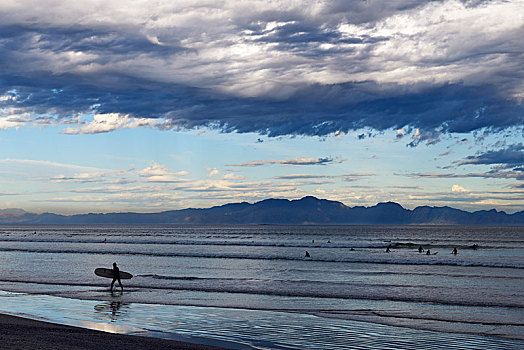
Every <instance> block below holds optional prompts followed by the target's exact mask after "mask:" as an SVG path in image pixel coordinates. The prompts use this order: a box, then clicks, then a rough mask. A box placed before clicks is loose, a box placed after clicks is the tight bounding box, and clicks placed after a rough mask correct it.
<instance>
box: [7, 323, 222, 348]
mask: <svg viewBox="0 0 524 350" xmlns="http://www.w3.org/2000/svg"><path fill="white" fill-rule="evenodd" d="M0 349H21V350H22V349H24V350H25V349H28V350H29V349H30V350H37V349H38V350H39V349H46V350H69V349H72V350H80V349H82V350H87V349H89V350H91V349H92V350H104V349H111V350H134V349H155V350H164V349H191V350H223V349H224V348H219V347H214V346H207V345H198V344H191V343H183V342H178V341H174V340H166V339H159V338H150V337H139V336H133V335H123V334H112V333H106V332H100V331H94V330H90V329H84V328H78V327H70V326H63V325H59V324H53V323H47V322H41V321H35V320H30V319H26V318H21V317H14V316H8V315H2V314H0Z"/></svg>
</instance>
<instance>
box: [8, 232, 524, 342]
mask: <svg viewBox="0 0 524 350" xmlns="http://www.w3.org/2000/svg"><path fill="white" fill-rule="evenodd" d="M388 246H389V248H390V252H386V248H387V247H388ZM419 246H422V248H423V249H424V252H422V253H419V251H418V248H419ZM454 248H456V249H457V254H456V255H455V254H452V250H453V249H454ZM427 250H429V251H430V255H427V254H426V252H427ZM306 251H307V252H308V253H309V256H306ZM113 262H117V263H118V265H119V267H120V269H121V270H122V271H127V272H130V273H132V274H133V275H134V277H133V278H132V279H131V280H123V281H122V282H123V284H124V293H123V294H120V293H119V292H118V290H119V289H118V288H115V290H116V291H117V292H113V293H111V292H110V291H109V285H110V282H111V280H110V279H105V278H101V277H98V276H96V275H95V274H94V272H93V271H94V269H95V268H97V267H106V268H111V265H112V263H113ZM523 282H524V227H492V226H489V227H469V226H467V227H465V226H273V225H253V226H125V227H124V226H61V227H52V226H9V227H8V226H0V291H1V292H0V313H7V314H12V315H20V316H26V317H31V318H35V319H40V320H48V321H52V322H59V323H64V324H71V325H79V326H83V327H89V328H94V329H102V330H106V331H114V332H122V333H128V334H145V335H151V336H160V337H165V338H172V339H179V340H189V341H194V342H201V343H212V344H218V345H222V346H226V347H230V348H236V349H326V350H327V349H355V348H357V349H363V348H369V349H392V348H399V349H400V348H402V349H424V348H432V349H435V348H443V349H447V348H451V347H452V348H457V349H482V348H484V349H497V348H498V349H519V348H524V314H523V308H524V288H523V287H524V283H523Z"/></svg>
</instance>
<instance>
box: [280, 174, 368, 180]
mask: <svg viewBox="0 0 524 350" xmlns="http://www.w3.org/2000/svg"><path fill="white" fill-rule="evenodd" d="M370 176H375V175H374V174H342V175H313V174H288V175H280V176H275V177H274V179H277V180H302V179H337V178H339V179H345V180H347V181H353V180H357V179H360V178H363V177H370Z"/></svg>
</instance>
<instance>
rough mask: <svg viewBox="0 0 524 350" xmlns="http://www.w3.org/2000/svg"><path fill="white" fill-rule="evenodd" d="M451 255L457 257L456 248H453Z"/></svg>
mask: <svg viewBox="0 0 524 350" xmlns="http://www.w3.org/2000/svg"><path fill="white" fill-rule="evenodd" d="M451 253H453V254H455V255H457V253H458V252H457V248H456V247H455V248H453V251H452V252H451Z"/></svg>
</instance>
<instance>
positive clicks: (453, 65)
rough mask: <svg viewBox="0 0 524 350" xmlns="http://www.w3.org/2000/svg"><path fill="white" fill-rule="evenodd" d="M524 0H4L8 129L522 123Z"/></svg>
mask: <svg viewBox="0 0 524 350" xmlns="http://www.w3.org/2000/svg"><path fill="white" fill-rule="evenodd" d="M521 9H522V3H521V1H489V2H486V1H476V2H470V1H468V2H465V1H458V0H444V1H431V2H419V1H414V0H399V1H394V2H389V1H388V2H381V3H379V2H373V1H367V2H360V1H351V2H347V1H313V0H305V1H301V2H296V3H295V2H289V1H284V0H282V1H273V2H267V1H262V0H260V1H257V0H254V1H250V2H241V1H240V2H237V1H224V2H205V3H202V2H201V1H196V0H181V1H176V2H172V1H167V0H160V1H158V2H155V4H151V3H148V2H124V1H111V2H106V3H104V4H100V3H98V2H94V1H83V2H68V3H63V2H53V3H47V2H46V4H45V6H44V5H35V3H34V2H33V1H28V0H27V1H24V0H20V1H17V2H16V4H12V3H2V4H0V23H1V24H0V34H1V38H2V39H1V40H2V44H1V45H0V55H1V56H2V57H3V64H2V66H1V67H0V128H3V129H6V128H16V127H21V126H24V125H28V124H31V123H36V122H37V120H39V118H42V117H43V116H50V117H51V119H47V120H48V121H52V122H53V123H54V124H71V123H72V124H75V123H78V122H79V121H78V115H93V117H92V120H89V121H86V120H83V121H82V123H80V124H77V125H76V126H75V125H72V126H71V125H68V127H67V128H65V130H64V132H65V133H70V134H74V133H77V134H81V133H98V132H109V131H113V130H116V129H118V128H134V127H156V128H161V129H170V128H176V129H178V128H180V129H194V128H198V129H200V130H201V129H202V128H214V129H220V130H222V131H224V132H240V133H246V132H256V133H259V134H263V135H268V136H281V135H309V136H313V135H317V136H324V135H330V134H335V133H337V135H343V134H347V133H348V132H349V131H353V130H361V129H363V128H369V129H374V130H378V131H383V130H387V129H393V130H404V129H405V130H406V131H410V133H411V134H412V135H413V139H412V140H410V143H409V145H410V146H417V145H419V144H420V143H429V144H431V143H435V142H438V141H439V140H440V135H442V134H446V133H468V132H472V131H479V130H484V131H488V132H500V131H502V130H506V129H507V128H514V127H518V128H522V127H523V126H524V106H523V104H522V100H523V99H524V93H523V92H522V91H524V84H523V83H522V82H523V81H524V57H523V54H522V52H524V43H523V42H522V40H521V32H522V20H523V18H522V15H520V13H521V12H522V11H521ZM108 13H110V14H111V15H110V16H108V15H107V14H108ZM210 14H212V15H210ZM16 117H22V118H23V121H16ZM40 120H41V119H40ZM413 130H418V132H417V131H415V132H413ZM403 135H404V134H398V137H399V138H400V137H402V136H403Z"/></svg>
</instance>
